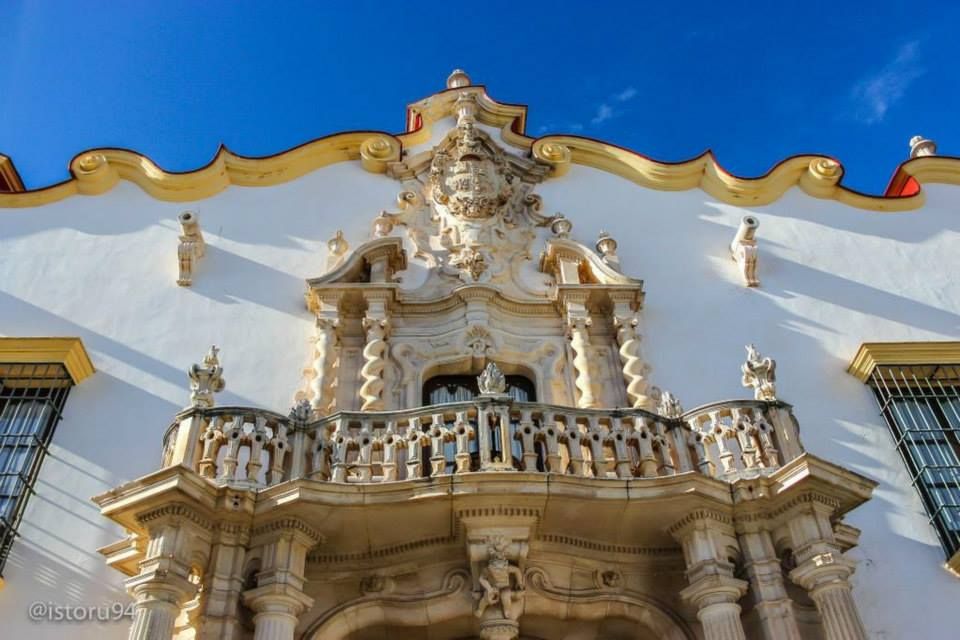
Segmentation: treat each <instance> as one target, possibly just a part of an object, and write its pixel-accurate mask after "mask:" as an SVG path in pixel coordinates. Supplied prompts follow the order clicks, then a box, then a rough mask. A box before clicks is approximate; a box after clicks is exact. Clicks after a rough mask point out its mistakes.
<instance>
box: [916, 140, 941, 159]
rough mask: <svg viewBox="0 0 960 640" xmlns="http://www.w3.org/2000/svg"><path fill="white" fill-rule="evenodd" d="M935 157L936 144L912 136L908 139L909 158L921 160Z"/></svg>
mask: <svg viewBox="0 0 960 640" xmlns="http://www.w3.org/2000/svg"><path fill="white" fill-rule="evenodd" d="M935 155H937V143H936V142H934V141H933V140H928V139H927V138H924V137H923V136H913V137H912V138H910V157H911V158H922V157H923V156H935Z"/></svg>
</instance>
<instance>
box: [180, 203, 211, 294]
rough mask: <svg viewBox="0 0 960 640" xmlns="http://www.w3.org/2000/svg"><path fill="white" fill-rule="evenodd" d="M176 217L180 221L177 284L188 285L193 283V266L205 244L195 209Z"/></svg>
mask: <svg viewBox="0 0 960 640" xmlns="http://www.w3.org/2000/svg"><path fill="white" fill-rule="evenodd" d="M177 219H178V220H179V222H180V244H179V246H178V247H177V263H178V265H179V267H180V275H179V276H178V277H177V284H178V285H180V286H181V287H189V286H190V285H191V284H193V270H194V267H195V266H196V264H197V262H198V261H199V260H200V258H202V257H203V255H204V253H206V244H205V243H204V241H203V233H202V232H201V231H200V218H199V217H198V216H197V213H196V212H195V211H184V212H183V213H181V214H180V215H179V216H178V218H177Z"/></svg>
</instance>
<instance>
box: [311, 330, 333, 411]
mask: <svg viewBox="0 0 960 640" xmlns="http://www.w3.org/2000/svg"><path fill="white" fill-rule="evenodd" d="M338 343H339V338H338V336H337V321H336V320H335V319H328V318H319V319H317V336H316V341H315V342H314V360H313V380H312V381H311V382H310V391H311V392H312V394H313V397H312V399H311V401H310V406H311V407H312V408H313V410H314V411H315V412H316V413H317V414H323V413H326V412H327V411H328V410H329V409H330V404H331V403H332V402H333V398H332V396H333V393H332V390H333V379H334V374H333V363H334V361H335V360H336V357H337V347H338Z"/></svg>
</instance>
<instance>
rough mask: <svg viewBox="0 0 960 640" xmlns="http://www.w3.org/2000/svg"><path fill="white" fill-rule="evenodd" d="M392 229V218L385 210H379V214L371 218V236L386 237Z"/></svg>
mask: <svg viewBox="0 0 960 640" xmlns="http://www.w3.org/2000/svg"><path fill="white" fill-rule="evenodd" d="M391 231H393V218H392V216H391V215H390V214H389V213H387V212H386V211H381V212H380V215H378V216H377V217H376V218H374V219H373V237H374V238H386V237H387V236H389V235H390V232H391Z"/></svg>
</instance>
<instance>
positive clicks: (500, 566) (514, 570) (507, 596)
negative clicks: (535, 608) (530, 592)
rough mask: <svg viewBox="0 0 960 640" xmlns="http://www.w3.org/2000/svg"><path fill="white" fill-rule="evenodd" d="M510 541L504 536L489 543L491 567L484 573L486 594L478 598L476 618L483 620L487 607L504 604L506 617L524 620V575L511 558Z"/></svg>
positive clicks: (488, 562)
mask: <svg viewBox="0 0 960 640" xmlns="http://www.w3.org/2000/svg"><path fill="white" fill-rule="evenodd" d="M508 546H509V542H508V541H507V540H506V539H505V538H504V537H503V536H497V537H495V538H493V539H492V540H490V541H489V544H488V547H487V566H486V567H484V568H483V571H482V572H481V573H480V578H479V582H480V586H481V587H483V591H482V592H481V593H480V594H478V595H477V598H478V600H477V608H476V611H475V613H476V615H477V617H478V618H481V617H483V614H484V612H485V611H486V610H487V607H489V606H491V605H498V604H499V605H500V609H501V612H502V613H503V617H504V618H505V619H507V620H517V619H518V618H519V617H520V609H522V601H523V595H524V591H523V590H524V584H523V572H522V571H520V569H519V568H518V567H515V566H514V565H512V564H510V561H509V560H508V559H507V547H508Z"/></svg>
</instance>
